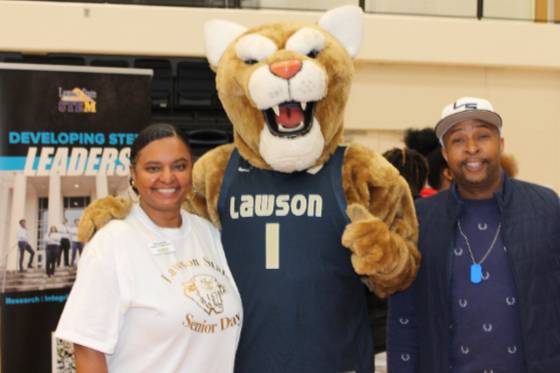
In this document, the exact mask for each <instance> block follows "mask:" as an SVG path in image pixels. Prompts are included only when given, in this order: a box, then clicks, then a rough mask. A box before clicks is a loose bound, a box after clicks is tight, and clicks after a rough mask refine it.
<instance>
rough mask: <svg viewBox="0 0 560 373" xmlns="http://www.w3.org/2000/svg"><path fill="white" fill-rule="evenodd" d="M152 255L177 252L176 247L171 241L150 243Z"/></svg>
mask: <svg viewBox="0 0 560 373" xmlns="http://www.w3.org/2000/svg"><path fill="white" fill-rule="evenodd" d="M150 251H151V252H152V255H165V254H171V253H174V252H175V247H174V246H173V244H172V243H171V242H169V241H156V242H152V243H151V244H150Z"/></svg>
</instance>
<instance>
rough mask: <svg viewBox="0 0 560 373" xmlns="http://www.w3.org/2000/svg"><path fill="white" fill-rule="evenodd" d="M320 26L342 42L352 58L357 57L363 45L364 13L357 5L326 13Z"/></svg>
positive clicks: (320, 21)
mask: <svg viewBox="0 0 560 373" xmlns="http://www.w3.org/2000/svg"><path fill="white" fill-rule="evenodd" d="M319 26H321V28H323V29H324V30H325V31H327V32H329V33H330V34H331V35H332V36H334V38H335V39H336V40H338V41H339V42H340V44H342V45H343V46H344V47H345V48H346V51H347V52H348V54H350V56H351V57H356V55H357V54H358V50H359V49H360V46H361V45H362V34H363V12H362V9H361V8H360V7H357V6H355V5H347V6H341V7H339V8H334V9H332V10H329V11H328V12H327V13H325V14H324V15H323V16H322V17H321V19H320V20H319Z"/></svg>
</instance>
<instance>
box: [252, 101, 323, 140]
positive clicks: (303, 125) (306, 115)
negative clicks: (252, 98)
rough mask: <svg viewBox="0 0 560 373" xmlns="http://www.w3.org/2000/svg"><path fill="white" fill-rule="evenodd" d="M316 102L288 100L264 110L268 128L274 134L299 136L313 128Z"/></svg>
mask: <svg viewBox="0 0 560 373" xmlns="http://www.w3.org/2000/svg"><path fill="white" fill-rule="evenodd" d="M314 107H315V102H297V101H288V102H283V103H281V104H280V105H275V106H273V107H271V108H269V109H266V110H263V114H264V118H265V120H266V124H267V126H268V129H269V130H270V132H271V133H272V134H273V135H274V136H278V137H288V138H290V137H298V136H303V135H305V134H306V133H307V132H309V130H310V129H311V124H312V123H313V108H314Z"/></svg>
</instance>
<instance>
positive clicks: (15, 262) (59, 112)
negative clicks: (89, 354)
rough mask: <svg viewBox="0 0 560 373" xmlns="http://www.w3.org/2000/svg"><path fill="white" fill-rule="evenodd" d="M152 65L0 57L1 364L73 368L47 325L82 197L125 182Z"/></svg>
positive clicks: (117, 190) (64, 280)
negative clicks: (56, 62) (10, 61)
mask: <svg viewBox="0 0 560 373" xmlns="http://www.w3.org/2000/svg"><path fill="white" fill-rule="evenodd" d="M151 77H152V71H151V70H140V69H120V68H99V67H80V66H55V65H26V64H8V63H0V244H1V246H0V274H1V278H0V283H1V303H0V317H1V320H0V328H1V334H0V337H1V363H2V365H1V371H2V372H6V373H8V372H9V373H13V372H50V371H52V372H57V373H58V372H73V371H74V367H73V359H72V352H71V347H72V346H71V345H68V344H65V343H64V342H62V341H56V340H55V339H54V338H53V337H52V335H51V334H52V332H53V331H54V329H55V328H56V324H57V322H58V318H59V317H60V313H61V311H62V308H63V307H64V303H65V301H66V298H67V297H68V293H69V291H70V288H71V286H72V283H73V281H74V278H75V275H76V264H77V261H78V259H79V257H80V255H81V253H82V249H83V244H82V243H81V242H78V240H77V238H76V231H77V229H76V225H77V222H78V221H79V218H80V216H81V213H82V211H83V209H84V208H85V207H86V206H87V205H88V204H89V202H90V201H92V200H94V199H97V198H102V197H105V196H107V195H109V194H112V195H123V194H126V193H127V191H128V167H129V154H130V145H131V144H132V142H133V141H134V139H135V138H136V135H137V133H138V132H139V131H140V130H141V129H142V128H143V127H145V126H146V125H147V124H148V122H149V119H150V110H151V103H150V84H151Z"/></svg>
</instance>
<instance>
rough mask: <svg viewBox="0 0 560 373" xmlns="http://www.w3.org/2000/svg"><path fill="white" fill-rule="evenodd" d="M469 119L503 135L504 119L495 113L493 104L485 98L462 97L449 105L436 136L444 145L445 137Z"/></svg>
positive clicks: (442, 113)
mask: <svg viewBox="0 0 560 373" xmlns="http://www.w3.org/2000/svg"><path fill="white" fill-rule="evenodd" d="M468 119H478V120H481V121H483V122H485V123H488V124H491V125H493V126H495V127H496V128H497V129H498V131H500V134H501V133H502V118H501V117H500V116H499V115H498V113H496V112H495V111H494V108H493V107H492V104H491V103H490V102H489V101H488V100H485V99H483V98H476V97H461V98H459V99H457V100H456V101H455V102H452V103H451V104H449V105H447V106H446V107H445V108H443V111H442V112H441V119H440V121H439V122H438V124H436V136H437V137H438V139H439V141H440V142H441V143H443V136H444V135H445V134H446V133H447V131H449V130H450V129H451V127H453V126H454V125H456V124H458V123H460V122H463V121H465V120H468Z"/></svg>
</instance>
